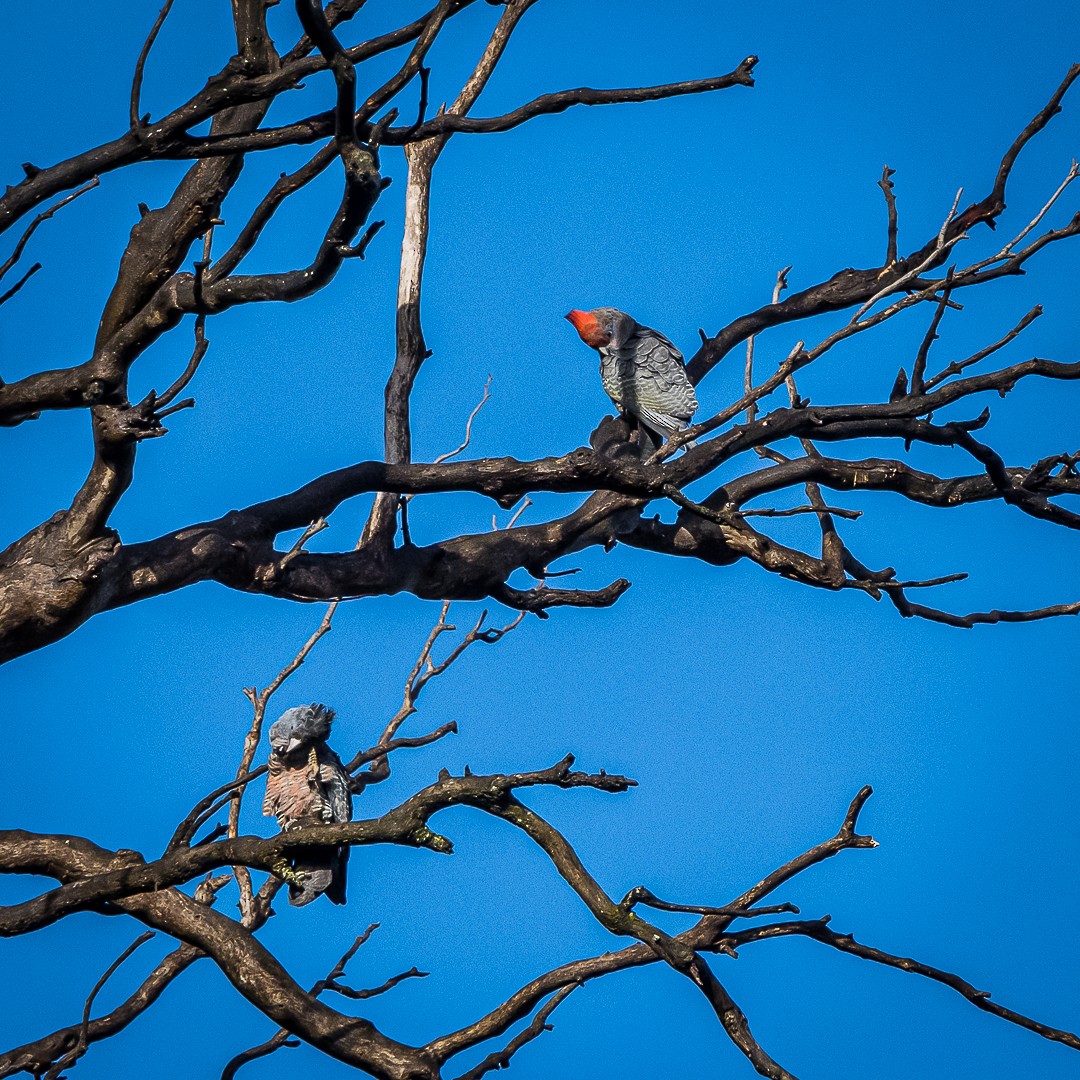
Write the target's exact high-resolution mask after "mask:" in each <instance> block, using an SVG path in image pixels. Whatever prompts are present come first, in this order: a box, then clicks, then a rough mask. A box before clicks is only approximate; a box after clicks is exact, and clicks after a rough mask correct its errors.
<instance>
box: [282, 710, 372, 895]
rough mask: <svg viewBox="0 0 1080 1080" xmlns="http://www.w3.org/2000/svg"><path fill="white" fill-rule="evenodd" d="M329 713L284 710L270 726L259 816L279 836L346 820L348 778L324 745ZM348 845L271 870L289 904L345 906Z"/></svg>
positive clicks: (315, 851) (305, 854)
mask: <svg viewBox="0 0 1080 1080" xmlns="http://www.w3.org/2000/svg"><path fill="white" fill-rule="evenodd" d="M333 720H334V710H333V709H328V708H327V707H326V706H325V705H316V704H314V703H312V704H311V705H298V706H297V707H296V708H293V709H286V710H285V712H283V713H282V714H281V718H280V719H279V720H277V721H275V722H274V723H273V724H272V725H271V727H270V749H271V753H270V768H269V774H268V776H267V778H266V798H264V799H263V813H264V814H266V815H270V814H273V815H274V816H275V817H277V820H278V825H280V826H281V828H282V830H283V831H287V830H289V829H298V828H301V827H302V826H304V825H326V824H329V823H331V822H340V821H349V820H351V819H352V793H351V791H350V788H349V774H348V773H347V772H346V771H345V766H344V765H342V764H341V759H340V758H339V757H338V756H337V754H335V753H334V751H333V750H331V749H330V747H329V746H327V744H326V740H327V739H328V738H329V737H330V725H331V723H333ZM348 861H349V848H348V845H343V846H341V847H325V848H309V849H305V850H303V851H300V852H298V853H297V854H296V855H295V856H293V859H292V866H291V868H290V867H289V866H288V865H287V864H286V863H284V861H283V862H282V865H281V866H276V867H275V868H274V869H275V871H277V872H278V874H279V876H280V877H282V878H284V879H285V880H286V881H287V882H288V883H289V903H290V904H292V905H293V906H294V907H302V906H303V905H304V904H310V903H311V901H312V900H314V899H315V898H316V897H317V896H320V895H321V894H322V893H324V892H325V893H326V895H327V896H328V897H329V898H330V899H331V900H332V901H333V902H334V903H335V904H344V903H345V867H346V864H347V863H348Z"/></svg>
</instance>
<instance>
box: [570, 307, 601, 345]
mask: <svg viewBox="0 0 1080 1080" xmlns="http://www.w3.org/2000/svg"><path fill="white" fill-rule="evenodd" d="M566 319H567V320H568V321H569V322H572V323H573V324H574V329H575V330H576V331H577V332H578V337H579V338H581V340H582V341H584V342H585V344H586V345H588V346H589V347H590V348H593V349H600V348H603V346H605V345H609V344H610V343H611V335H610V334H608V333H607V332H606V331H605V330H604V329H603V327H601V325H600V321H599V320H598V319H597V317H596V316H595V315H593V314H592V313H591V312H588V311H579V310H578V309H577V308H574V310H573V311H568V312H567V313H566Z"/></svg>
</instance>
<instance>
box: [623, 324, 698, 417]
mask: <svg viewBox="0 0 1080 1080" xmlns="http://www.w3.org/2000/svg"><path fill="white" fill-rule="evenodd" d="M627 351H629V352H630V357H629V359H631V361H632V364H633V384H634V398H635V399H636V400H635V402H634V404H635V405H636V408H634V409H633V411H634V412H635V413H637V414H638V415H640V416H642V418H643V419H647V418H646V417H645V416H644V411H643V410H646V409H647V410H651V411H652V412H653V413H656V414H657V415H659V416H663V417H670V418H672V420H673V421H683V422H688V421H689V420H690V418H691V417H692V416H693V415H694V413H695V412H696V411H697V407H698V403H697V396H696V395H695V394H694V387H693V384H692V383H691V382H690V379H689V378H688V377H687V374H686V368H685V367H684V366H683V358H682V353H680V352H679V350H678V349H677V348H675V346H674V345H672V343H671V342H670V341H668V339H667V338H666V337H665V336H664V335H663V334H661V333H659V332H658V331H656V330H652V329H650V328H649V327H644V326H643V327H642V328H641V329H640V331H639V332H638V333H637V334H636V335H635V336H634V337H633V338H632V339H631V340H630V342H628V345H627ZM677 426H678V425H676V427H677ZM661 430H664V428H663V426H662V425H661Z"/></svg>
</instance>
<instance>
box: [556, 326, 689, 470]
mask: <svg viewBox="0 0 1080 1080" xmlns="http://www.w3.org/2000/svg"><path fill="white" fill-rule="evenodd" d="M566 318H567V319H569V320H570V322H571V323H573V324H574V329H575V330H577V332H578V336H579V337H580V338H581V340H582V341H584V342H585V344H586V345H591V346H592V347H593V348H594V349H596V351H597V352H598V353H599V354H600V380H601V382H603V384H604V390H605V392H606V393H607V396H608V397H609V398H611V400H612V401H613V402H614V403H615V407H616V408H617V409H618V410H619V412H621V413H623V414H625V415H626V416H632V417H633V418H634V419H635V420H636V421H637V425H638V431H639V433H640V442H641V448H642V452H643V453H645V452H651V450H652V449H653V448H655V447H656V446H659V444H660V442H662V441H663V440H664V439H667V438H670V437H671V436H672V435H674V434H675V433H676V432H677V431H682V430H683V429H684V428H686V427H688V426H689V424H690V420H691V418H692V417H693V415H694V413H695V412H696V411H697V407H698V403H697V397H696V396H695V395H694V387H693V385H692V384H691V382H690V380H689V378H688V377H687V375H686V367H685V366H684V364H683V357H682V353H681V352H679V350H678V349H676V348H675V346H674V345H672V343H671V342H670V341H668V339H667V338H666V337H664V335H663V334H661V333H660V331H659V330H653V329H652V328H651V327H648V326H642V325H641V323H639V322H637V321H636V320H635V319H633V318H632V317H631V316H629V315H627V314H626V312H625V311H619V309H618V308H612V307H602V308H594V309H593V310H592V311H578V310H577V309H576V308H575V309H574V310H573V311H571V312H570V313H569V314H568V315H567V316H566Z"/></svg>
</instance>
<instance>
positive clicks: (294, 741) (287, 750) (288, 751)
mask: <svg viewBox="0 0 1080 1080" xmlns="http://www.w3.org/2000/svg"><path fill="white" fill-rule="evenodd" d="M299 745H300V740H299V739H298V738H297V737H296V736H295V735H294V736H293V737H292V738H291V739H290V740H289V745H288V746H286V747H285V753H286V754H291V753H292V752H293V751H294V750H295V749H296V748H297V747H298V746H299Z"/></svg>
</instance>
